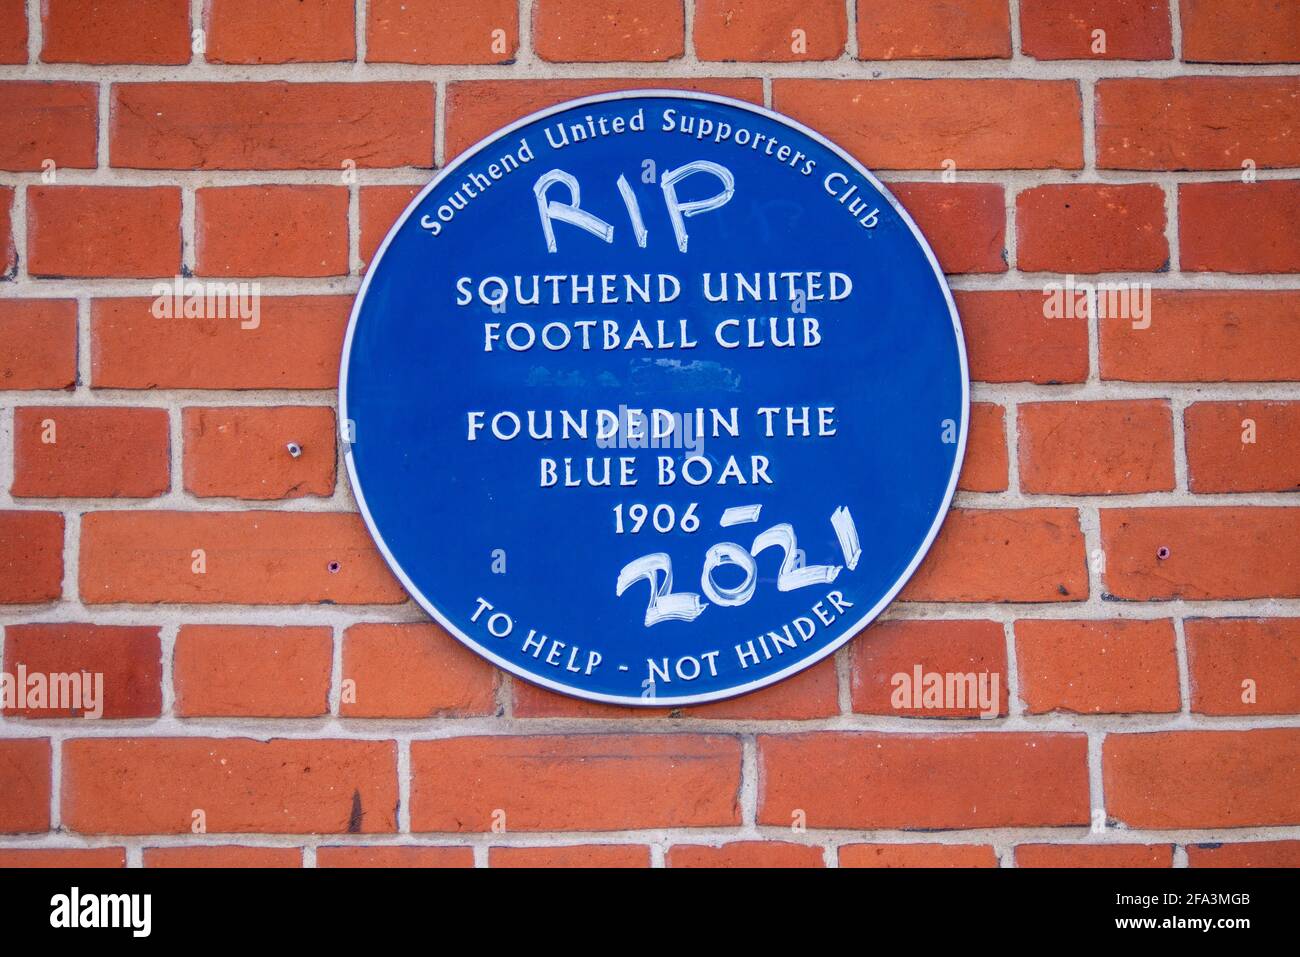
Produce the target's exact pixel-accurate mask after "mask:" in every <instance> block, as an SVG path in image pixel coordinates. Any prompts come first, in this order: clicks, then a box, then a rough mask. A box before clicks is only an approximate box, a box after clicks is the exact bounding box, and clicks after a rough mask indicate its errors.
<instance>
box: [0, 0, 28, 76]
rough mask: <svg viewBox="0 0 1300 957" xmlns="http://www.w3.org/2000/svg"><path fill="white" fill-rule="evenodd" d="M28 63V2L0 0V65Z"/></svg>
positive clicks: (22, 0) (24, 0) (23, 0)
mask: <svg viewBox="0 0 1300 957" xmlns="http://www.w3.org/2000/svg"><path fill="white" fill-rule="evenodd" d="M26 62H27V0H0V63H26Z"/></svg>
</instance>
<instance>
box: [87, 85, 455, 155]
mask: <svg viewBox="0 0 1300 957" xmlns="http://www.w3.org/2000/svg"><path fill="white" fill-rule="evenodd" d="M111 95H112V101H111V106H110V115H111V119H110V122H109V126H110V131H109V155H110V157H111V159H112V164H113V165H114V166H117V167H128V168H132V169H183V170H212V169H256V170H277V169H329V170H338V169H340V167H341V166H342V164H343V162H344V161H345V160H349V159H350V160H352V161H353V162H355V163H356V165H357V166H358V167H362V168H383V167H394V166H419V167H425V168H428V167H431V166H432V165H433V118H434V88H433V84H432V83H281V82H262V83H114V84H113V87H112V94H111Z"/></svg>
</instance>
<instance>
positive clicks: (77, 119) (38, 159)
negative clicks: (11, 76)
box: [0, 80, 99, 171]
mask: <svg viewBox="0 0 1300 957" xmlns="http://www.w3.org/2000/svg"><path fill="white" fill-rule="evenodd" d="M0 102H2V103H4V107H5V108H4V109H3V110H0V170H18V171H35V170H40V169H41V164H42V163H44V162H45V161H46V160H53V161H54V163H55V164H56V165H57V166H58V167H61V168H67V169H93V168H94V166H95V163H96V156H95V149H96V146H95V144H96V136H97V132H96V131H97V125H98V116H99V105H98V101H97V98H96V93H95V84H93V83H43V82H39V81H26V80H3V81H0Z"/></svg>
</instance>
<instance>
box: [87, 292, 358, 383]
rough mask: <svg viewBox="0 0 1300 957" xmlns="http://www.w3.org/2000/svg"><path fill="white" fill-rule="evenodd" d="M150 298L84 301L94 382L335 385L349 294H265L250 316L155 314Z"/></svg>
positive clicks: (346, 322) (349, 303)
mask: <svg viewBox="0 0 1300 957" xmlns="http://www.w3.org/2000/svg"><path fill="white" fill-rule="evenodd" d="M152 305H153V300H151V299H96V300H94V301H93V302H92V303H91V309H90V321H91V340H90V341H91V376H90V377H91V383H92V384H93V386H94V387H95V388H97V389H334V388H337V387H338V381H339V359H340V357H341V355H342V352H343V337H344V334H345V333H346V332H347V325H348V312H349V310H350V309H351V306H352V297H351V296H265V297H263V298H262V299H261V300H260V301H259V303H258V310H257V315H256V316H255V318H253V319H248V320H243V319H240V318H238V317H231V318H224V319H219V318H212V319H186V318H173V319H167V318H162V319H160V318H155V317H154V315H153V314H152V312H151V307H152Z"/></svg>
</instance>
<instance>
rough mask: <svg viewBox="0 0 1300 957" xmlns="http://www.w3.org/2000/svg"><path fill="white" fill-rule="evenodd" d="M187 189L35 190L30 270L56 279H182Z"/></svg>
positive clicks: (30, 196) (30, 198) (30, 195)
mask: <svg viewBox="0 0 1300 957" xmlns="http://www.w3.org/2000/svg"><path fill="white" fill-rule="evenodd" d="M180 268H181V191H180V190H179V189H177V188H175V187H172V186H146V187H138V186H132V187H121V186H32V187H29V188H28V190H27V271H28V272H29V273H31V274H32V275H33V276H48V277H64V276H67V277H77V278H94V277H104V276H112V277H121V278H125V279H147V278H150V277H155V276H174V275H176V274H177V273H179V272H180Z"/></svg>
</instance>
